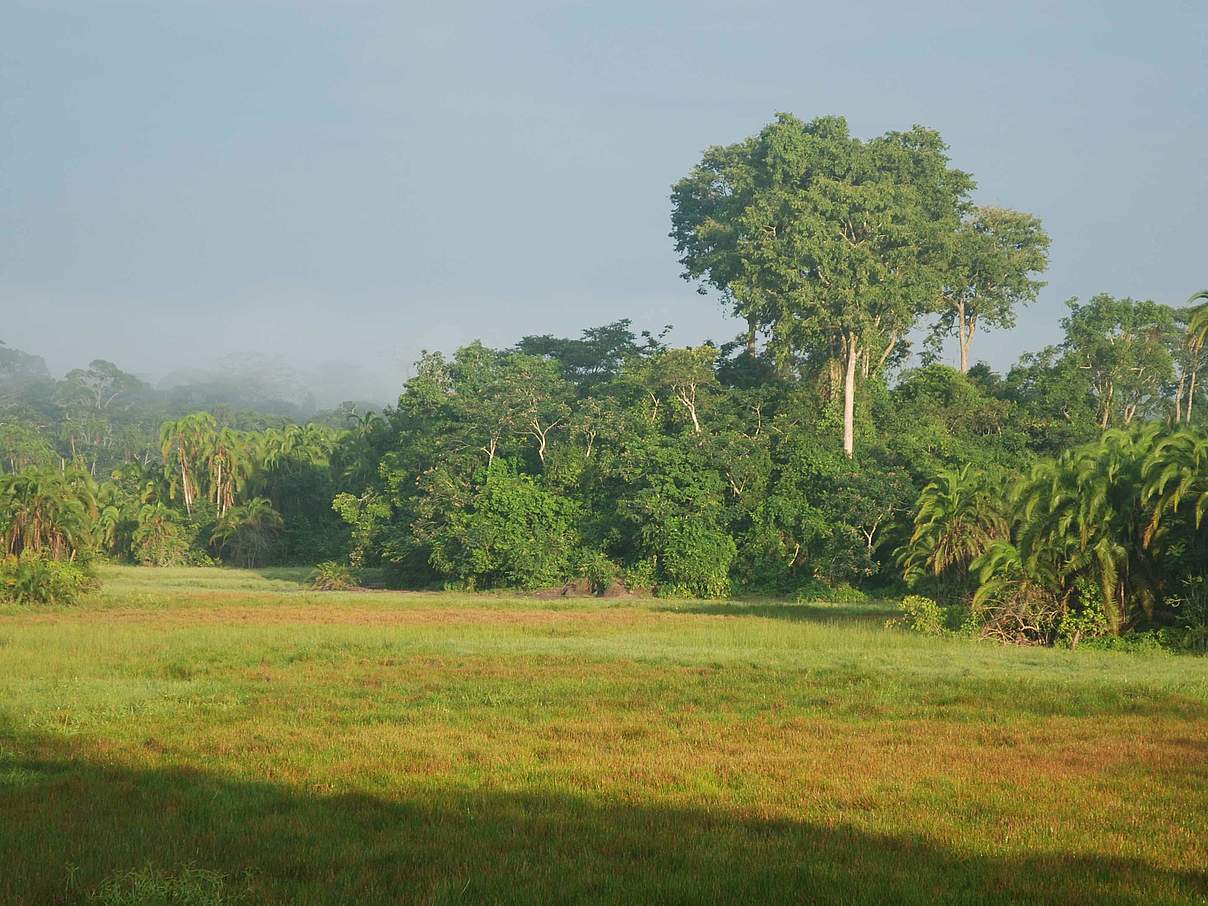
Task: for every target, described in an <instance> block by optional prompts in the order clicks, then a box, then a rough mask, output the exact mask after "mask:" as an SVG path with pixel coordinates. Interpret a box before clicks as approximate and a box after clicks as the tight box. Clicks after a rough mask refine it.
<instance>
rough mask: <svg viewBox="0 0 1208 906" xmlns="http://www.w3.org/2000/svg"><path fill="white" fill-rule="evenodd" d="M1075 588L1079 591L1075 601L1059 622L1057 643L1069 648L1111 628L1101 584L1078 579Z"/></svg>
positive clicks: (1100, 634)
mask: <svg viewBox="0 0 1208 906" xmlns="http://www.w3.org/2000/svg"><path fill="white" fill-rule="evenodd" d="M1074 588H1075V591H1076V592H1077V595H1076V597H1075V600H1074V603H1073V605H1072V606H1071V607H1069V608H1068V609H1067V610H1066V612H1065V613H1063V614H1062V615H1061V619H1060V620H1059V621H1058V623H1057V644H1059V645H1063V646H1065V647H1067V648H1077V647H1078V643H1079V642H1082V641H1084V640H1087V639H1094V638H1098V637H1099V636H1102V635H1107V634H1108V633H1109V632H1110V630H1111V625H1110V624H1109V622H1108V619H1107V612H1106V611H1105V610H1104V609H1103V592H1102V590H1101V589H1100V588H1099V586H1098V585H1096V584H1095V583H1094V582H1091V581H1090V580H1088V579H1078V580H1077V581H1076V582H1075V583H1074Z"/></svg>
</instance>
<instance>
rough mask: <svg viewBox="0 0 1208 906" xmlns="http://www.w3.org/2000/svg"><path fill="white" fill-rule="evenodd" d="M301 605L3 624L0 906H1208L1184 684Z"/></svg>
mask: <svg viewBox="0 0 1208 906" xmlns="http://www.w3.org/2000/svg"><path fill="white" fill-rule="evenodd" d="M303 577H304V573H303V572H300V571H290V570H277V571H272V570H269V571H264V572H263V573H252V572H242V571H233V570H151V569H110V570H107V571H106V572H105V573H104V579H105V587H104V590H103V591H102V592H101V593H100V594H99V595H97V596H96V597H95V599H94V600H92V601H89V602H88V603H87V604H85V605H82V606H79V607H75V608H71V609H59V610H53V609H30V608H24V609H18V608H8V609H4V610H0V901H2V902H4V903H30V904H43V903H56V902H91V901H95V902H105V903H151V902H156V903H158V902H189V903H194V902H195V903H218V902H223V903H225V902H245V903H262V902H274V903H395V902H434V903H457V902H482V901H489V902H524V903H549V902H561V901H568V900H569V901H584V900H586V901H621V902H627V903H655V902H660V903H688V902H712V903H724V902H747V901H763V902H772V903H780V902H822V903H885V902H904V903H920V904H924V903H926V904H930V903H996V902H998V903H1016V902H1037V903H1041V902H1044V903H1052V902H1071V903H1086V904H1097V906H1098V904H1105V903H1106V904H1112V903H1193V902H1208V874H1206V871H1208V660H1205V659H1203V658H1193V657H1179V656H1173V655H1164V654H1146V655H1140V654H1124V653H1108V652H1092V651H1074V652H1069V651H1055V650H1038V649H1009V648H1003V647H996V646H992V645H988V644H979V643H975V642H971V641H963V640H937V639H927V638H921V637H915V636H910V635H907V634H905V633H900V632H896V631H890V630H885V629H884V628H882V624H883V622H884V620H885V617H886V615H887V614H886V613H885V612H884V611H882V610H879V609H878V608H876V607H865V608H858V607H857V608H851V607H848V608H844V607H837V606H825V605H774V604H702V603H696V602H683V603H668V602H665V601H658V600H651V601H630V600H622V601H600V600H564V599H559V600H556V601H537V600H533V599H525V598H518V597H496V596H487V595H477V596H470V595H458V594H407V593H387V592H360V593H355V592H350V593H316V592H311V591H308V590H306V588H305V585H304V582H303ZM169 894H176V895H178V899H176V900H171V899H165V898H164V897H166V896H167V895H169ZM156 896H160V897H161V898H160V899H156ZM187 896H192V897H193V899H186V898H185V897H187Z"/></svg>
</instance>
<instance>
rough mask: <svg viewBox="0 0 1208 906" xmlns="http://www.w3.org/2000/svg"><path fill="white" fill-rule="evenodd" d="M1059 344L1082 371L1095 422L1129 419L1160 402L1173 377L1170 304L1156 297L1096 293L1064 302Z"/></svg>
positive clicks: (1103, 425)
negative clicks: (1062, 337) (1066, 311)
mask: <svg viewBox="0 0 1208 906" xmlns="http://www.w3.org/2000/svg"><path fill="white" fill-rule="evenodd" d="M1066 304H1067V305H1068V306H1069V309H1070V314H1069V316H1068V317H1066V318H1063V319H1062V321H1061V326H1062V327H1064V328H1065V342H1064V343H1062V349H1063V351H1064V353H1065V356H1066V358H1067V359H1068V361H1069V363H1070V365H1071V366H1072V367H1074V368H1076V369H1078V370H1080V371H1082V372H1084V373H1085V374H1086V375H1087V377H1088V378H1089V381H1090V392H1091V395H1092V397H1093V399H1094V402H1095V406H1096V409H1097V420H1098V422H1099V426H1100V427H1101V428H1108V427H1112V426H1113V425H1124V426H1127V425H1130V424H1132V422H1133V419H1134V418H1136V417H1137V415H1138V414H1141V415H1145V414H1148V413H1149V411H1151V410H1153V411H1157V409H1158V407H1159V406H1164V405H1165V402H1164V397H1163V394H1164V392H1165V390H1166V388H1167V386H1168V385H1169V384H1170V383H1171V380H1172V379H1173V377H1174V362H1173V361H1172V359H1171V354H1170V346H1171V338H1172V336H1174V335H1175V333H1176V326H1175V317H1174V310H1173V309H1171V308H1170V307H1169V306H1166V305H1159V304H1158V303H1156V302H1148V301H1136V300H1133V299H1117V298H1115V297H1113V296H1109V295H1107V294H1105V293H1101V294H1099V295H1097V296H1095V297H1094V298H1093V299H1091V300H1090V301H1089V302H1087V303H1085V304H1081V303H1079V302H1078V300H1077V299H1071V300H1070V301H1069V302H1067V303H1066Z"/></svg>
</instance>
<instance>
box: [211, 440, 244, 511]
mask: <svg viewBox="0 0 1208 906" xmlns="http://www.w3.org/2000/svg"><path fill="white" fill-rule="evenodd" d="M204 455H205V457H206V462H207V469H208V472H209V479H210V494H211V495H212V497H213V500H214V507H215V509H216V510H217V511H218V515H219V517H221V516H223V515H224V514H225V513H226V512H227V511H228V510H230V509H231V507H233V506H234V505H235V494H236V492H237V491H239V490H240V489H241V488H242V487H243V484H244V482H245V481H246V480H247V478H248V476H249V475H250V474H251V472H252V467H253V464H254V463H253V456H252V450H251V445H250V444H249V442H248V438H247V437H246V436H245V435H243V434H241V433H240V432H238V431H235V430H232V429H231V428H222V429H221V430H220V431H217V432H215V433H214V434H212V435H211V436H210V437H209V443H208V444H207V446H206V449H205V451H204Z"/></svg>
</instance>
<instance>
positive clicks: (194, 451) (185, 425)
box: [159, 412, 215, 515]
mask: <svg viewBox="0 0 1208 906" xmlns="http://www.w3.org/2000/svg"><path fill="white" fill-rule="evenodd" d="M214 431H215V423H214V416H212V415H210V413H208V412H194V413H193V414H192V415H186V416H184V417H183V418H179V419H177V420H175V421H169V422H164V423H163V424H162V425H161V426H160V429H159V442H160V452H161V453H162V454H163V457H164V465H165V467H166V468H167V470H168V476H167V477H168V480H169V481H170V482H171V484H170V487H169V491H170V493H171V496H173V497H175V496H176V475H177V470H179V476H180V489H181V493H182V494H183V496H184V498H185V511H186V512H188V513H189V514H190V515H192V513H193V503H194V501H195V500H196V499H197V496H198V493H199V490H200V489H199V487H198V473H197V469H198V467H199V465H200V463H201V460H202V458H203V456H204V450H205V448H206V446H207V443H208V441H209V438H210V437H211V436H212V435H213V433H214Z"/></svg>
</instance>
